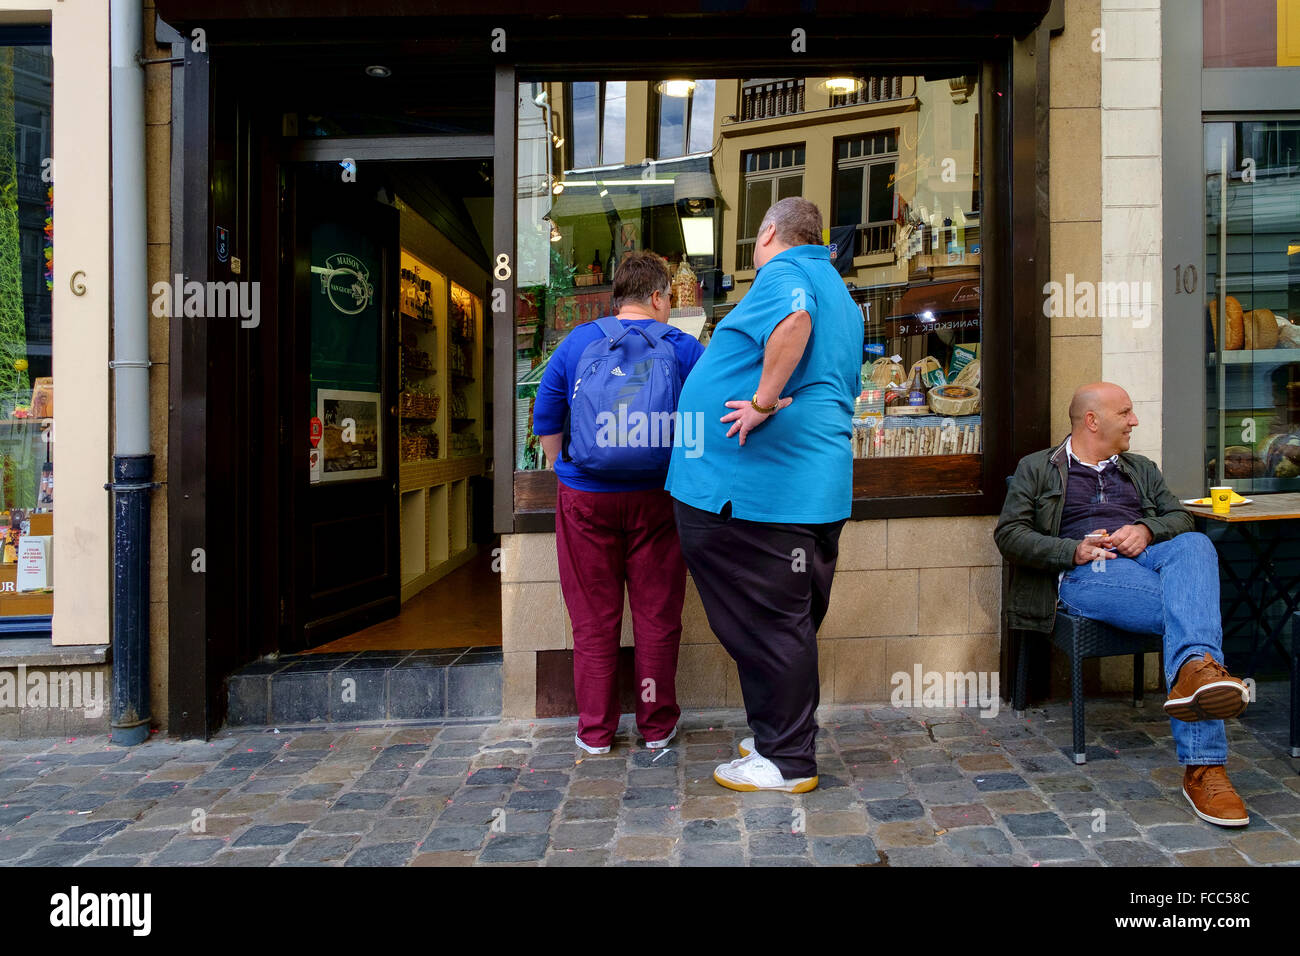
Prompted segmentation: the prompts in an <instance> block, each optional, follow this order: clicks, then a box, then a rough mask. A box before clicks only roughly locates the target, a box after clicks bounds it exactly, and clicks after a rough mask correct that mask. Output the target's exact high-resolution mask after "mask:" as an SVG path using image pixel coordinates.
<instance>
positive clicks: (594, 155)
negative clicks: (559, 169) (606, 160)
mask: <svg viewBox="0 0 1300 956" xmlns="http://www.w3.org/2000/svg"><path fill="white" fill-rule="evenodd" d="M599 90H600V84H599V83H574V84H573V100H572V107H571V109H572V113H573V118H572V129H573V166H574V168H575V169H583V168H585V167H587V166H599V165H600V127H599V126H598V125H597V122H596V120H597V116H596V111H597V108H598V101H597V97H598V93H599Z"/></svg>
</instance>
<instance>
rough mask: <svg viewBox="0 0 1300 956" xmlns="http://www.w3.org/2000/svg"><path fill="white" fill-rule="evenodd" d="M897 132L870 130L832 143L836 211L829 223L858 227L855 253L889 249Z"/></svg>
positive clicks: (891, 240)
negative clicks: (833, 148) (864, 134)
mask: <svg viewBox="0 0 1300 956" xmlns="http://www.w3.org/2000/svg"><path fill="white" fill-rule="evenodd" d="M897 168H898V134H897V132H895V131H892V130H890V131H885V132H879V133H873V134H871V135H869V136H858V137H854V138H853V139H841V140H839V141H837V142H836V144H835V195H834V199H833V202H834V209H835V214H834V216H833V217H832V219H831V225H832V226H852V225H856V226H857V227H858V235H857V246H856V249H857V254H858V255H860V256H867V255H873V254H875V253H878V252H886V251H888V250H889V249H890V248H891V247H892V246H893V244H894V180H895V171H896V170H897Z"/></svg>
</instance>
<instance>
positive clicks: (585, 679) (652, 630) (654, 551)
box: [555, 481, 686, 747]
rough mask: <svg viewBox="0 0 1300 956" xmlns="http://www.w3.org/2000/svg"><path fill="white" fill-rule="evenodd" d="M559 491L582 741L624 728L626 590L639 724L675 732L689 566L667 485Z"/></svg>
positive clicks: (604, 740)
mask: <svg viewBox="0 0 1300 956" xmlns="http://www.w3.org/2000/svg"><path fill="white" fill-rule="evenodd" d="M557 484H558V485H559V498H558V502H557V505H556V509H555V545H556V551H557V552H558V555H559V563H560V588H561V590H562V591H563V592H564V603H565V604H566V605H567V606H568V609H569V619H570V620H571V621H572V622H573V686H574V690H575V692H576V696H577V699H578V736H579V737H581V738H582V741H583V743H585V744H588V745H589V746H592V747H606V746H609V745H610V744H611V743H612V742H613V740H614V732H615V731H616V730H617V729H618V718H619V704H618V644H619V636H620V633H621V632H622V629H623V587H624V585H626V586H627V597H628V603H629V604H630V605H631V608H632V634H633V639H634V652H633V653H634V657H635V672H636V725H637V729H638V730H640V731H641V735H642V736H643V737H645V739H646V740H663V739H664V738H665V737H667V736H668V734H669V733H671V732H672V729H673V728H674V727H676V726H677V718H678V717H679V716H680V715H681V708H680V707H678V706H677V686H676V680H677V649H678V647H679V645H680V644H681V639H682V602H683V601H684V600H685V595H686V563H685V562H684V561H683V560H682V549H681V546H680V545H679V544H678V541H677V524H676V522H675V521H674V520H673V500H672V498H671V497H669V495H668V492H666V491H663V490H662V489H652V490H648V491H605V492H596V491H577V490H575V489H573V488H570V487H569V486H567V485H566V484H564V482H562V481H561V482H557Z"/></svg>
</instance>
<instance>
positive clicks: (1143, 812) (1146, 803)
mask: <svg viewBox="0 0 1300 956" xmlns="http://www.w3.org/2000/svg"><path fill="white" fill-rule="evenodd" d="M1179 799H1180V800H1181V799H1182V797H1181V794H1180V796H1179ZM1185 806H1186V801H1185V800H1184V801H1183V802H1182V803H1173V802H1171V801H1169V800H1134V801H1125V803H1124V812H1125V813H1127V814H1128V815H1129V816H1130V817H1132V818H1133V822H1134V823H1136V824H1137V825H1138V826H1140V827H1150V826H1156V825H1158V824H1161V823H1188V822H1191V821H1192V820H1195V819H1196V817H1194V816H1193V815H1192V813H1191V812H1190V811H1189V810H1187V809H1185Z"/></svg>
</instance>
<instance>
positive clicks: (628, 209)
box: [514, 65, 985, 505]
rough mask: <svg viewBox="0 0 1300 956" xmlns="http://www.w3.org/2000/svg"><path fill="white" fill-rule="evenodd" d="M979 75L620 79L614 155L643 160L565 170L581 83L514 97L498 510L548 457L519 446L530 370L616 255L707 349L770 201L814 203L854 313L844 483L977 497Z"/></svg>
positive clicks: (737, 289)
mask: <svg viewBox="0 0 1300 956" xmlns="http://www.w3.org/2000/svg"><path fill="white" fill-rule="evenodd" d="M978 74H979V70H978V68H977V67H975V66H974V65H971V66H969V67H966V68H961V69H957V68H950V69H948V70H946V71H943V70H941V71H936V72H935V73H933V74H927V75H926V76H878V75H870V74H865V75H863V74H861V73H860V71H846V72H845V73H844V75H842V76H832V77H824V78H818V77H792V78H767V79H749V80H741V79H736V80H731V79H718V80H707V79H700V78H693V79H687V78H681V79H677V78H674V79H665V80H660V81H654V80H647V81H628V82H626V83H625V84H619V89H620V91H621V92H623V93H624V94H625V97H626V98H625V101H624V102H625V103H626V114H625V116H624V125H623V127H622V130H623V132H624V134H625V135H626V137H627V146H626V149H625V150H624V151H623V152H624V154H625V155H626V156H628V157H629V158H630V157H633V156H642V155H648V156H652V157H654V156H657V157H658V159H649V158H647V159H646V160H644V161H642V162H639V163H637V162H633V163H628V164H624V165H612V164H609V163H605V164H602V165H596V164H594V163H591V164H589V165H587V166H584V167H580V168H564V161H565V159H566V158H570V157H574V158H577V157H580V156H584V155H585V156H587V157H588V159H591V158H593V157H594V153H592V152H591V151H590V150H588V151H585V152H583V151H577V152H575V151H573V150H567V151H566V150H564V149H560V148H558V147H557V146H556V143H555V139H556V137H555V136H554V131H555V130H556V129H580V128H581V129H588V127H590V130H592V131H594V130H595V125H594V122H593V120H592V117H594V116H595V115H596V108H595V106H594V105H593V103H595V102H597V100H598V99H599V90H598V89H597V86H598V84H596V83H594V82H593V81H588V80H585V79H584V80H579V81H575V82H572V83H564V82H530V83H522V84H520V85H519V87H518V100H517V102H518V117H517V121H518V143H519V153H518V178H517V189H516V195H517V202H518V208H517V230H518V232H517V237H516V255H517V259H518V262H517V271H516V275H515V282H516V293H517V297H516V302H515V303H514V305H515V315H514V320H515V359H516V415H515V428H516V433H515V439H516V440H515V453H516V457H515V467H516V469H517V471H518V472H519V473H520V477H517V479H516V501H517V502H518V501H520V500H521V496H520V492H519V489H520V487H521V485H520V481H521V480H522V481H523V484H524V485H528V473H531V472H537V471H541V470H543V469H545V468H546V467H547V464H548V463H547V462H546V461H545V460H544V457H543V455H542V451H541V447H540V444H539V442H538V440H537V438H536V437H535V436H534V435H533V434H532V400H533V399H534V397H535V395H536V390H537V384H538V382H539V381H540V380H541V376H542V373H543V371H544V369H545V366H546V362H547V360H548V358H549V356H550V355H551V353H552V352H553V351H554V349H555V347H556V346H557V345H558V344H559V342H560V341H561V340H562V339H563V338H564V337H565V335H567V334H568V332H569V331H571V330H572V329H573V327H574V326H575V325H578V324H580V323H583V322H589V321H592V320H594V319H597V318H599V317H601V316H603V315H608V314H610V313H611V312H612V311H613V309H612V303H611V301H610V299H611V295H612V289H613V285H612V283H613V277H614V274H615V273H616V272H617V268H618V261H619V260H620V259H621V258H622V256H624V255H625V254H627V253H628V252H630V251H632V250H633V249H638V248H641V249H650V250H653V251H654V252H657V253H658V254H659V255H661V256H662V257H664V259H665V260H666V261H667V263H668V267H669V272H670V274H671V275H672V276H673V282H672V305H673V311H672V317H671V318H670V321H671V322H672V323H673V324H676V325H678V326H679V327H681V328H684V329H687V330H689V331H691V332H693V333H694V334H697V335H698V336H699V338H700V340H701V342H703V343H704V344H705V345H706V346H707V344H708V341H709V338H710V336H711V334H712V331H713V329H714V328H715V327H716V326H717V324H718V323H720V322H725V321H726V316H727V313H728V312H729V311H730V310H731V309H732V308H734V307H735V305H736V304H737V303H738V302H739V301H740V300H741V299H742V298H743V297H744V295H745V293H746V291H747V290H748V289H749V287H750V285H751V284H752V282H753V280H754V276H755V271H754V269H753V245H754V237H755V235H757V232H758V225H759V223H760V222H761V220H762V218H763V214H764V213H765V212H766V211H767V209H768V208H769V207H770V206H771V205H772V204H773V203H774V202H776V201H777V200H779V199H783V198H786V197H787V196H802V197H803V198H805V199H809V200H811V201H813V202H814V203H816V204H817V205H818V207H819V208H820V209H821V211H822V215H823V221H824V224H825V230H824V235H825V241H826V242H827V244H828V245H829V246H830V249H831V259H832V262H833V263H834V264H835V266H836V268H837V269H838V271H839V272H840V273H841V275H842V276H843V277H844V281H845V284H846V286H847V287H848V289H849V291H850V293H851V294H852V296H853V299H854V301H855V302H857V303H858V305H859V307H860V308H861V309H862V314H863V319H864V327H865V339H864V341H863V343H862V354H861V356H860V359H861V362H862V392H861V394H860V396H859V398H858V402H857V408H856V412H855V416H854V434H853V439H852V441H853V447H854V457H855V459H857V461H856V463H855V468H854V475H855V487H860V488H861V489H862V491H861V494H862V495H863V496H871V497H880V496H890V495H908V494H917V493H924V492H923V491H915V490H912V486H911V484H910V483H909V481H907V480H903V481H899V480H898V479H897V475H898V473H897V470H896V469H893V468H892V467H891V468H889V469H888V471H887V472H886V471H880V472H879V474H877V471H876V469H877V464H878V463H877V461H876V460H877V459H883V458H892V459H902V458H911V459H917V463H916V467H917V469H918V471H924V470H925V469H926V468H929V467H931V465H932V464H935V466H936V467H940V468H942V469H943V470H944V473H945V475H946V478H945V481H947V482H948V487H951V486H952V485H953V481H952V476H953V475H954V474H957V475H962V476H965V477H964V478H962V479H961V480H960V481H958V482H957V487H958V490H961V489H963V488H967V486H969V490H971V491H975V490H978V488H979V483H980V480H981V475H982V468H983V465H982V458H981V457H980V456H981V455H982V449H983V432H982V422H981V402H982V391H981V390H982V389H983V388H984V387H985V386H984V383H983V382H982V381H981V375H980V348H981V342H982V320H983V318H982V311H981V297H980V279H981V269H982V265H981V257H982V247H981V234H980V208H981V202H980V178H979V177H980V148H979V142H980V89H979V84H978V79H977V77H978ZM613 85H614V84H611V83H609V82H605V83H604V84H603V86H604V87H606V88H608V87H610V86H613ZM606 95H608V94H606ZM566 109H572V110H575V111H578V112H580V113H581V115H582V119H581V122H578V121H577V118H576V117H575V118H574V122H572V123H569V124H568V125H566V120H565V117H564V116H563V115H557V114H562V113H563V111H564V110H566ZM638 110H639V111H640V113H639V115H638V112H637V111H638ZM706 122H707V124H708V126H707V128H706V127H705V125H704V124H705V123H706ZM574 123H576V124H577V125H574ZM609 132H610V130H609V127H608V125H607V126H606V127H605V129H604V134H603V140H602V143H603V149H604V151H605V154H606V155H608V150H609V149H610V142H609ZM585 135H587V137H588V139H591V138H593V137H594V136H595V135H596V134H595V132H588V133H587V134H585ZM936 463H937V464H936ZM873 475H875V476H876V477H873ZM538 487H540V486H538ZM524 499H525V500H527V501H529V502H530V505H531V504H535V503H536V501H538V500H539V499H538V498H536V497H535V496H532V495H531V492H528V491H525V493H524Z"/></svg>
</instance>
